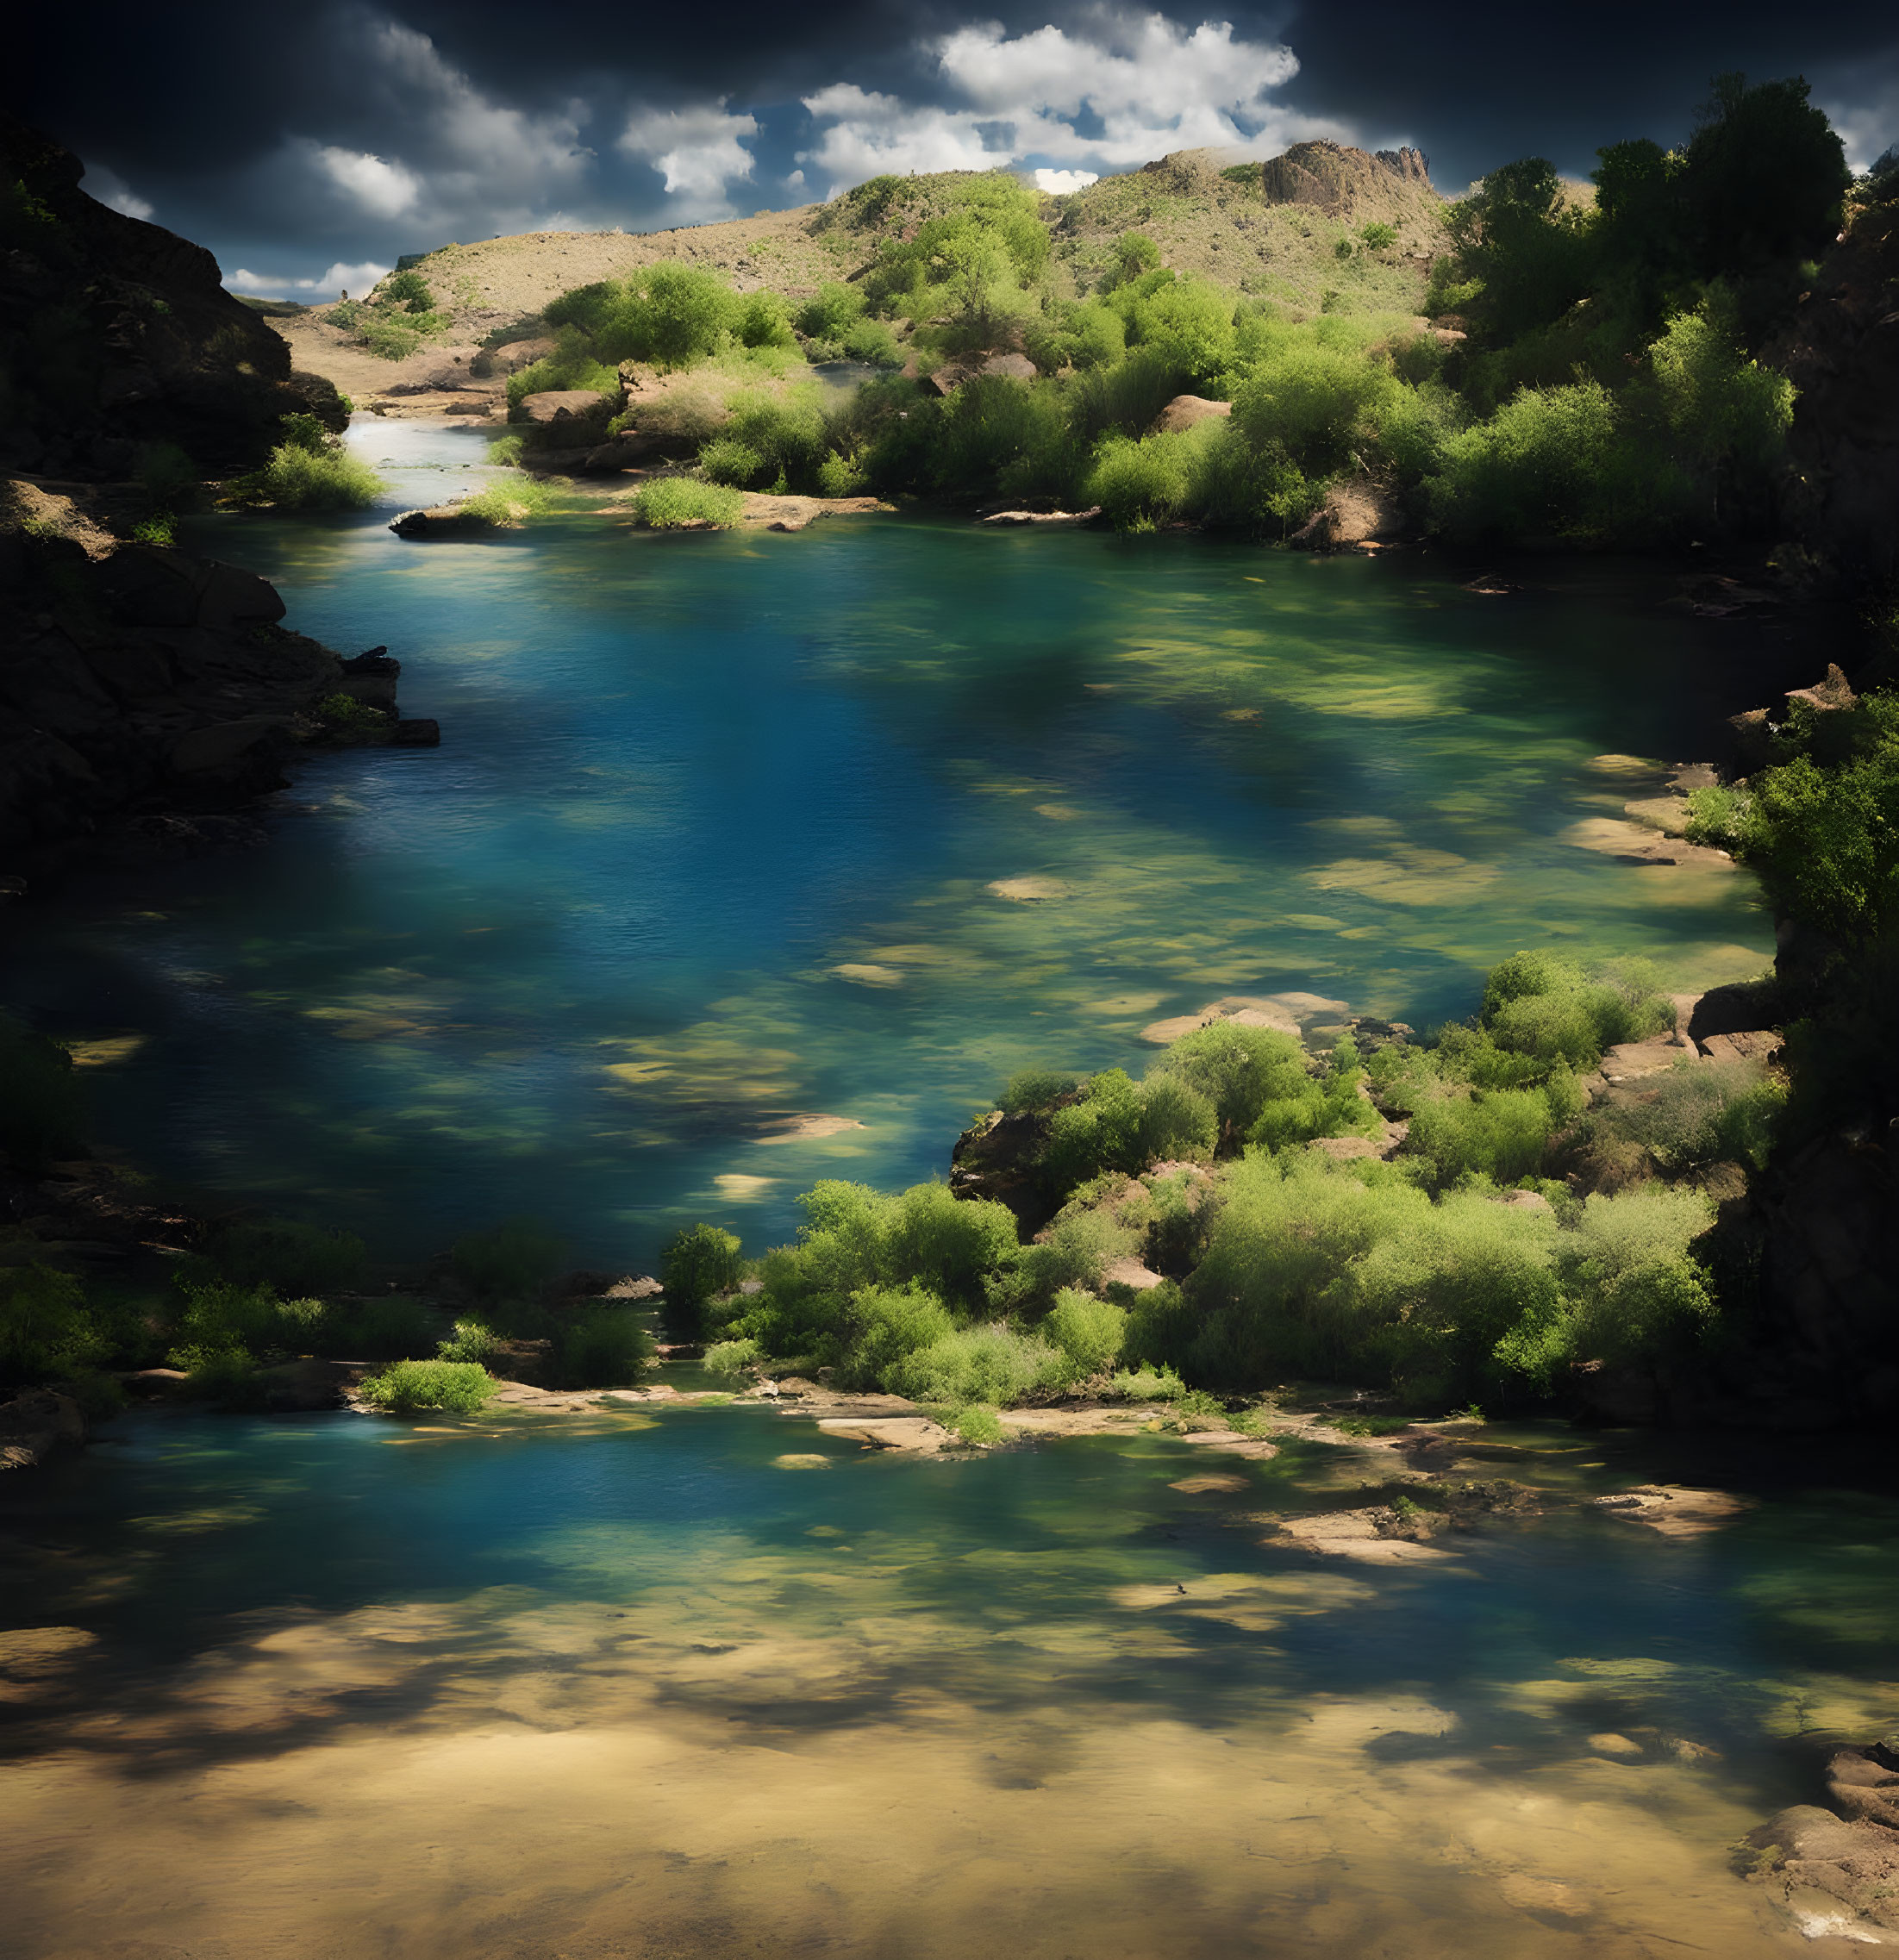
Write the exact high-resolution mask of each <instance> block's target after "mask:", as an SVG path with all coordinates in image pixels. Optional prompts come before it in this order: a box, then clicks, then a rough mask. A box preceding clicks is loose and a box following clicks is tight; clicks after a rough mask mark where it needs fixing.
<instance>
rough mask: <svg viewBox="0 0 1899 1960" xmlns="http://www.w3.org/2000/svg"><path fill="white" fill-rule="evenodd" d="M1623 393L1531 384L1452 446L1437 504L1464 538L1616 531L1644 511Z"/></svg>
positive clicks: (1585, 385)
mask: <svg viewBox="0 0 1899 1960" xmlns="http://www.w3.org/2000/svg"><path fill="white" fill-rule="evenodd" d="M1624 434H1625V431H1624V428H1623V423H1622V419H1621V411H1620V409H1619V408H1618V405H1617V403H1616V399H1615V396H1612V395H1611V394H1610V393H1609V390H1607V389H1606V388H1604V387H1603V386H1602V384H1601V383H1600V382H1598V381H1594V380H1584V381H1578V382H1575V383H1572V384H1570V385H1569V386H1567V387H1558V388H1541V389H1539V388H1525V389H1523V390H1521V392H1520V393H1518V394H1517V395H1515V396H1514V397H1513V398H1512V399H1511V400H1509V402H1506V403H1504V404H1503V406H1502V408H1500V409H1498V410H1497V411H1496V414H1495V415H1493V416H1491V418H1490V420H1489V421H1485V422H1479V423H1477V425H1475V426H1474V427H1472V428H1467V429H1464V430H1460V431H1459V433H1458V434H1454V435H1452V436H1451V437H1450V438H1449V439H1448V440H1447V441H1446V443H1445V445H1444V450H1443V459H1442V469H1441V472H1440V474H1439V475H1438V476H1437V477H1436V478H1434V479H1433V481H1432V484H1431V486H1430V489H1431V500H1432V507H1433V509H1434V514H1435V515H1436V516H1437V517H1438V519H1439V521H1440V523H1441V524H1442V525H1443V527H1444V528H1445V529H1446V530H1447V531H1449V532H1451V533H1452V534H1456V535H1459V536H1477V535H1482V534H1496V533H1502V534H1508V535H1509V536H1512V537H1517V538H1544V537H1558V538H1577V537H1593V536H1602V535H1608V534H1613V533H1615V532H1616V531H1618V530H1621V529H1622V528H1624V527H1627V526H1628V525H1629V524H1630V523H1631V521H1633V520H1634V519H1635V518H1636V517H1638V516H1639V515H1641V512H1640V509H1639V508H1637V507H1633V502H1632V500H1633V493H1632V492H1631V491H1630V487H1629V486H1630V479H1631V478H1632V476H1634V475H1636V474H1639V473H1640V474H1644V475H1646V476H1647V477H1649V478H1654V474H1655V473H1654V472H1653V471H1652V470H1651V471H1641V470H1640V465H1639V464H1638V463H1637V461H1636V460H1635V459H1634V457H1633V456H1632V455H1631V453H1630V452H1629V450H1628V448H1627V445H1626V444H1625V442H1624V440H1623V439H1624Z"/></svg>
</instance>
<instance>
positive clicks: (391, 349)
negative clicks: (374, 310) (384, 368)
mask: <svg viewBox="0 0 1899 1960" xmlns="http://www.w3.org/2000/svg"><path fill="white" fill-rule="evenodd" d="M359 333H360V337H361V340H362V343H363V345H364V346H365V347H367V348H368V349H369V351H370V352H371V353H372V354H374V355H375V356H376V357H377V358H378V359H379V360H407V359H409V356H410V355H411V354H412V353H415V350H416V348H417V347H419V346H421V345H422V334H421V332H420V331H419V330H418V329H417V328H415V327H413V326H411V325H410V324H409V322H408V321H406V320H379V319H377V318H375V317H374V316H373V315H365V317H364V318H363V319H362V321H360V323H359Z"/></svg>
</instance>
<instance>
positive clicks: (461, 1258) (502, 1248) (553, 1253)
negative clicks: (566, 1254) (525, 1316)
mask: <svg viewBox="0 0 1899 1960" xmlns="http://www.w3.org/2000/svg"><path fill="white" fill-rule="evenodd" d="M563 1250H564V1247H563V1246H562V1244H561V1241H560V1239H559V1237H557V1236H556V1234H555V1233H553V1232H551V1231H550V1230H549V1229H548V1228H547V1227H546V1226H545V1225H542V1224H541V1223H540V1221H539V1220H535V1219H532V1218H509V1219H503V1220H502V1221H501V1223H500V1224H499V1225H492V1226H490V1227H488V1228H487V1230H486V1231H484V1232H471V1233H467V1234H466V1235H465V1237H463V1238H460V1239H457V1240H456V1241H455V1244H454V1246H453V1249H452V1251H451V1252H450V1253H449V1256H448V1258H449V1267H450V1270H452V1271H453V1274H454V1276H455V1277H456V1278H457V1279H458V1280H459V1281H460V1282H461V1283H462V1284H463V1285H464V1286H465V1287H466V1288H467V1289H468V1290H469V1291H470V1292H471V1293H472V1294H473V1295H475V1296H476V1298H477V1299H479V1300H524V1299H526V1298H527V1297H528V1295H531V1294H532V1293H534V1291H535V1290H536V1289H538V1288H540V1286H541V1284H542V1283H544V1282H546V1281H547V1280H549V1279H551V1278H552V1277H553V1275H554V1274H555V1272H556V1271H558V1270H559V1265H560V1258H561V1253H562V1252H563Z"/></svg>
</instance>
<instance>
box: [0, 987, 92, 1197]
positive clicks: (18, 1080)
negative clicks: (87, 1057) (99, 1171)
mask: <svg viewBox="0 0 1899 1960" xmlns="http://www.w3.org/2000/svg"><path fill="white" fill-rule="evenodd" d="M84 1149H85V1099H84V1095H83V1093H82V1091H81V1089H80V1087H79V1083H78V1077H77V1076H76V1075H75V1074H74V1072H73V1068H72V1056H71V1055H69V1054H68V1053H67V1052H66V1050H65V1049H64V1048H62V1047H61V1046H59V1043H58V1042H56V1041H50V1040H48V1039H47V1037H46V1036H45V1035H43V1034H39V1033H34V1031H33V1030H32V1029H31V1028H29V1027H25V1026H24V1025H22V1023H21V1022H19V1021H16V1020H14V1018H13V1017H12V1016H11V1015H10V1014H0V1150H4V1151H5V1152H6V1153H7V1155H8V1156H9V1157H10V1158H13V1160H14V1161H15V1163H16V1164H18V1165H19V1167H20V1168H21V1170H24V1171H25V1172H26V1173H27V1174H28V1176H29V1177H34V1176H38V1175H40V1174H41V1173H42V1172H43V1171H44V1170H46V1168H47V1165H48V1164H53V1163H55V1162H56V1161H57V1160H58V1159H59V1158H63V1157H77V1156H78V1155H80V1154H81V1153H82V1152H84Z"/></svg>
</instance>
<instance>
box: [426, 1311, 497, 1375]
mask: <svg viewBox="0 0 1899 1960" xmlns="http://www.w3.org/2000/svg"><path fill="white" fill-rule="evenodd" d="M500 1351H501V1343H500V1342H499V1341H498V1340H497V1339H496V1338H495V1335H494V1333H493V1331H492V1330H491V1329H490V1327H489V1326H487V1325H486V1324H485V1323H484V1322H483V1321H480V1320H457V1321H456V1323H455V1331H454V1333H453V1334H451V1335H450V1336H449V1338H448V1339H447V1340H445V1341H442V1342H441V1343H440V1344H439V1345H438V1346H437V1347H436V1349H435V1358H436V1359H437V1360H439V1361H464V1362H472V1363H473V1364H475V1365H476V1366H477V1367H478V1368H485V1367H487V1366H488V1364H490V1362H491V1361H492V1360H493V1359H494V1358H495V1357H496V1355H497V1354H498V1353H499V1352H500Z"/></svg>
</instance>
